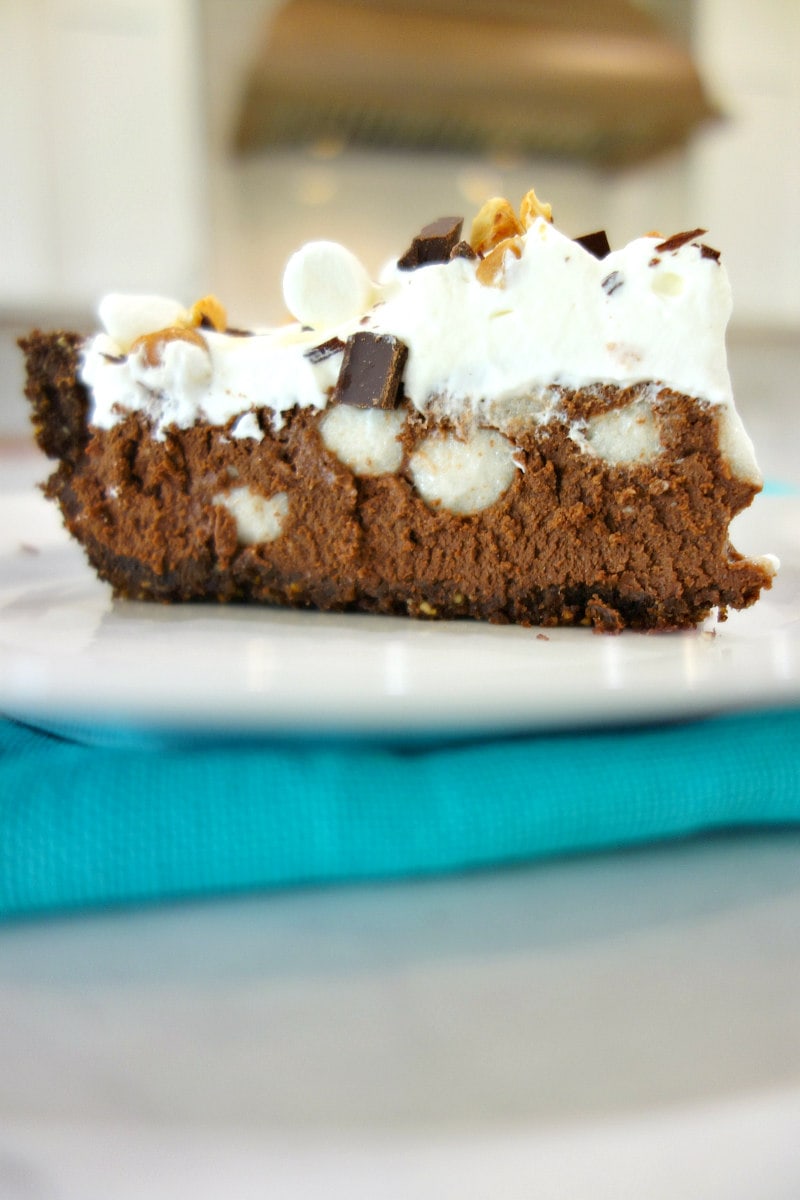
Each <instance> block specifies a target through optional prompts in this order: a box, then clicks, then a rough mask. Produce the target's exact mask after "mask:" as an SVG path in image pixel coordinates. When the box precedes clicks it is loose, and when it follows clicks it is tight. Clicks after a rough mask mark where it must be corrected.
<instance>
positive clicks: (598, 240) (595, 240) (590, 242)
mask: <svg viewBox="0 0 800 1200" xmlns="http://www.w3.org/2000/svg"><path fill="white" fill-rule="evenodd" d="M573 241H575V242H577V243H578V245H579V246H583V248H584V250H588V251H589V253H590V254H593V255H594V256H595V258H600V259H602V258H605V257H606V255H607V254H610V253H611V246H610V244H609V241H608V236H607V234H606V231H605V229H598V230H597V231H596V232H595V233H584V234H582V235H581V236H580V237H576V238H573Z"/></svg>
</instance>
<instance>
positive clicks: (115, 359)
mask: <svg viewBox="0 0 800 1200" xmlns="http://www.w3.org/2000/svg"><path fill="white" fill-rule="evenodd" d="M100 357H101V358H104V359H105V360H106V362H110V363H121V362H125V355H124V354H105V353H103V352H101V354H100Z"/></svg>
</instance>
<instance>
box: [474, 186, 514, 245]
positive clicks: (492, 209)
mask: <svg viewBox="0 0 800 1200" xmlns="http://www.w3.org/2000/svg"><path fill="white" fill-rule="evenodd" d="M522 232H523V228H522V225H521V224H520V221H519V218H518V217H517V214H516V213H515V212H514V210H513V208H512V207H511V205H510V204H509V203H508V201H507V200H503V199H502V197H500V196H495V197H494V198H493V199H491V200H487V201H486V203H485V204H484V206H483V208H482V209H481V210H480V212H479V213H478V215H477V216H476V218H475V220H474V221H473V222H472V232H471V234H470V239H469V244H470V246H472V249H473V250H474V251H475V252H476V253H477V254H480V255H484V254H488V253H489V251H490V250H493V249H494V248H495V246H497V245H498V243H499V242H503V241H506V240H507V239H508V238H512V237H516V235H517V234H519V233H522Z"/></svg>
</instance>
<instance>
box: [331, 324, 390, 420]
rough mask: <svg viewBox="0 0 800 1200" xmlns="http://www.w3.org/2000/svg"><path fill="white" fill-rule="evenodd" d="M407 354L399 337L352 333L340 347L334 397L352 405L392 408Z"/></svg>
mask: <svg viewBox="0 0 800 1200" xmlns="http://www.w3.org/2000/svg"><path fill="white" fill-rule="evenodd" d="M407 357H408V347H407V346H406V345H405V343H404V342H401V341H400V339H399V338H396V337H392V336H391V335H389V334H379V333H366V332H364V333H354V334H353V335H352V337H349V338H348V339H347V344H346V346H345V348H344V361H343V362H342V369H341V370H340V372H339V378H338V380H337V382H336V390H335V392H334V394H333V398H334V400H335V401H338V402H339V404H352V405H354V406H355V407H356V408H394V407H395V405H396V404H397V397H398V394H399V392H400V381H401V379H402V376H403V368H404V367H405V365H406V358H407Z"/></svg>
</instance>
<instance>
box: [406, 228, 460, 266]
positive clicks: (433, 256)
mask: <svg viewBox="0 0 800 1200" xmlns="http://www.w3.org/2000/svg"><path fill="white" fill-rule="evenodd" d="M463 224H464V218H463V217H439V219H438V221H431V223H430V225H426V226H425V228H424V229H421V230H420V231H419V233H418V234H417V236H416V237H415V238H414V240H413V242H412V243H411V245H410V246H409V248H408V249H407V250H406V252H405V254H404V255H403V256H402V258H399V259H398V260H397V265H398V267H399V268H400V269H401V271H413V270H414V268H415V267H423V266H425V265H426V264H427V263H437V262H447V260H448V259H449V257H450V252H451V250H452V249H453V247H454V246H455V245H456V243H457V241H458V239H459V238H460V237H461V227H462V225H463Z"/></svg>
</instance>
